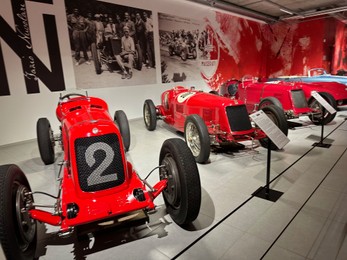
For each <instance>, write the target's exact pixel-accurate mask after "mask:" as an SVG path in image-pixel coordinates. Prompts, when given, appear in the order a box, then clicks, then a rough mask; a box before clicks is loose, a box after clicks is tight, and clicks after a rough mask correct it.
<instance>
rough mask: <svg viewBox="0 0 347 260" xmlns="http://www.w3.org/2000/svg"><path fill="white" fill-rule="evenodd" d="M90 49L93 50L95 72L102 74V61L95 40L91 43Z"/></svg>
mask: <svg viewBox="0 0 347 260" xmlns="http://www.w3.org/2000/svg"><path fill="white" fill-rule="evenodd" d="M90 49H91V51H92V56H93V61H94V67H95V72H96V74H98V75H99V74H101V63H100V60H99V54H98V50H97V48H96V44H95V42H93V43H92V44H91V45H90Z"/></svg>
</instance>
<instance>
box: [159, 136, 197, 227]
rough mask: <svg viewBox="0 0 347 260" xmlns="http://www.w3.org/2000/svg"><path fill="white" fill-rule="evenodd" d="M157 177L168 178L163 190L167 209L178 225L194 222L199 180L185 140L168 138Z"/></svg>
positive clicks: (162, 149)
mask: <svg viewBox="0 0 347 260" xmlns="http://www.w3.org/2000/svg"><path fill="white" fill-rule="evenodd" d="M159 165H161V166H164V167H161V168H160V171H159V175H160V179H161V180H163V179H167V181H168V182H167V187H166V189H165V190H164V191H163V196H164V201H165V205H166V209H167V212H168V213H169V214H170V216H171V218H172V219H173V220H174V221H175V222H176V223H177V224H178V225H181V226H182V225H185V224H188V223H191V222H192V221H194V220H195V219H196V218H197V217H198V215H199V211H200V205H201V183H200V176H199V171H198V167H197V165H196V163H195V161H194V157H193V155H192V153H191V151H190V150H189V148H188V147H187V145H186V143H185V142H184V141H183V140H182V139H179V138H171V139H167V140H166V141H165V142H164V143H163V145H162V148H161V151H160V157H159Z"/></svg>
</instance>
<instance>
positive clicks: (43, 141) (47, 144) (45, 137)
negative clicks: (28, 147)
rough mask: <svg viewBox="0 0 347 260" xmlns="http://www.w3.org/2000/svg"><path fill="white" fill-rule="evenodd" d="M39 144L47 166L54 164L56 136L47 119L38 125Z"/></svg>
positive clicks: (41, 119) (40, 121)
mask: <svg viewBox="0 0 347 260" xmlns="http://www.w3.org/2000/svg"><path fill="white" fill-rule="evenodd" d="M36 134H37V143H38V146H39V151H40V156H41V159H42V161H43V163H44V164H45V165H48V164H52V163H54V157H55V156H54V145H55V142H54V136H53V131H52V129H51V125H50V123H49V121H48V119H47V118H40V119H39V120H38V121H37V124H36Z"/></svg>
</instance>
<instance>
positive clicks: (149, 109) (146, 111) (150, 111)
mask: <svg viewBox="0 0 347 260" xmlns="http://www.w3.org/2000/svg"><path fill="white" fill-rule="evenodd" d="M143 120H144V122H145V125H146V128H147V130H148V131H153V130H155V128H156V127H157V111H156V108H155V106H154V103H153V101H152V100H151V99H147V100H146V101H145V103H144V104H143Z"/></svg>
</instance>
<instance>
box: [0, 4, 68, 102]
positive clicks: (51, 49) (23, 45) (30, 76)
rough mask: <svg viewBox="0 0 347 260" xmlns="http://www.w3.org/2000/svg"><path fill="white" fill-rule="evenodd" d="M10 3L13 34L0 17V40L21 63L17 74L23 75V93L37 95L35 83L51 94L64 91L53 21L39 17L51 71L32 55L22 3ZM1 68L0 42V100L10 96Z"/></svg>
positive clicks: (38, 90)
mask: <svg viewBox="0 0 347 260" xmlns="http://www.w3.org/2000/svg"><path fill="white" fill-rule="evenodd" d="M11 3H12V9H13V17H14V21H15V26H16V30H13V29H12V28H11V26H10V25H9V24H8V23H7V22H6V21H5V20H4V18H3V17H2V16H0V37H1V38H2V39H3V40H4V41H5V42H6V43H7V44H8V45H9V46H10V48H11V49H12V50H13V51H14V52H15V53H16V54H17V56H18V57H20V59H21V62H22V71H20V70H19V71H18V72H20V74H21V73H23V76H24V79H25V85H26V89H27V93H28V94H31V93H40V89H39V83H38V80H39V79H40V80H41V81H42V82H43V83H44V84H45V85H46V87H47V88H48V89H49V90H51V91H63V90H65V82H64V75H63V67H62V61H61V55H60V48H59V41H58V33H57V26H56V21H55V17H54V16H53V15H47V14H44V15H43V21H44V27H45V38H46V42H47V47H48V53H49V60H50V65H51V70H49V69H48V68H47V67H46V66H45V65H44V64H43V62H42V61H41V60H40V59H39V58H38V57H37V56H36V55H35V53H34V51H33V48H32V44H31V35H30V28H29V23H28V19H27V12H26V6H25V0H12V1H11ZM8 62H11V61H8ZM5 66H6V63H5V61H4V55H3V52H2V49H1V42H0V96H5V95H10V87H9V83H8V78H7V75H6V69H5Z"/></svg>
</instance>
